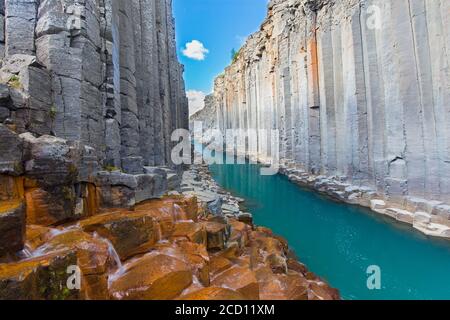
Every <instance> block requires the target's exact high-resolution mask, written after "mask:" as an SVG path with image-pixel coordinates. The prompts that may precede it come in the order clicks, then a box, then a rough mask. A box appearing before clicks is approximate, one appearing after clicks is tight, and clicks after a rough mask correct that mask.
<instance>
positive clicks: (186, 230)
mask: <svg viewBox="0 0 450 320" xmlns="http://www.w3.org/2000/svg"><path fill="white" fill-rule="evenodd" d="M171 238H172V239H177V238H180V239H187V240H189V241H191V242H194V243H198V244H203V245H206V230H205V228H204V226H203V225H201V224H199V223H195V222H189V221H183V222H178V223H176V224H175V230H174V231H173V233H172V237H171Z"/></svg>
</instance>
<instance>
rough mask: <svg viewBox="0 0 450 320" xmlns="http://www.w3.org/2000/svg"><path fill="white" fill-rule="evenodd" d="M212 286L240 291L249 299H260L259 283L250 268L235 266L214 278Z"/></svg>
mask: <svg viewBox="0 0 450 320" xmlns="http://www.w3.org/2000/svg"><path fill="white" fill-rule="evenodd" d="M211 286H216V287H225V288H228V289H232V290H235V291H238V292H239V293H241V294H242V295H243V296H244V298H245V299H248V300H259V284H258V281H257V279H256V276H255V273H254V272H253V271H251V270H250V269H249V268H245V267H238V266H234V267H232V268H230V269H228V270H226V271H224V272H222V273H221V274H219V275H218V276H217V277H216V278H214V280H213V281H211Z"/></svg>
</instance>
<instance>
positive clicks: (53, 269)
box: [0, 250, 84, 300]
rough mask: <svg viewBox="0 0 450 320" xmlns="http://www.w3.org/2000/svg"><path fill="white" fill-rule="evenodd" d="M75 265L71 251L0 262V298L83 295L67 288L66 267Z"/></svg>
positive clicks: (73, 253) (53, 297)
mask: <svg viewBox="0 0 450 320" xmlns="http://www.w3.org/2000/svg"><path fill="white" fill-rule="evenodd" d="M73 265H77V256H76V254H75V252H73V251H71V250H65V251H59V252H57V253H52V254H49V255H44V256H40V257H37V258H33V259H29V260H24V261H20V262H18V263H10V264H0V300H72V299H82V298H84V296H83V293H82V292H81V291H80V290H70V289H69V288H68V287H67V281H68V277H69V276H70V275H68V274H67V270H68V268H69V267H70V266H73Z"/></svg>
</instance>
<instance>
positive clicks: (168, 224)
mask: <svg viewBox="0 0 450 320" xmlns="http://www.w3.org/2000/svg"><path fill="white" fill-rule="evenodd" d="M171 210H172V209H171V208H170V207H167V206H163V207H156V206H155V204H154V203H148V202H147V203H143V204H140V205H138V206H136V208H135V209H134V212H136V213H144V214H147V215H148V216H150V217H152V218H153V219H155V222H157V223H158V225H159V227H160V231H161V234H160V239H159V240H161V239H167V238H168V237H169V236H170V235H171V234H172V233H173V230H174V228H175V222H176V221H175V219H174V216H173V213H172V212H171Z"/></svg>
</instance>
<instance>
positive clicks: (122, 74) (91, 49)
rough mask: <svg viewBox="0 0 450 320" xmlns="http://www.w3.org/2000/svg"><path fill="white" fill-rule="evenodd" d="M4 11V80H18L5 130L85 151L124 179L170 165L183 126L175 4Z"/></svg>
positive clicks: (43, 5) (89, 0) (120, 0)
mask: <svg viewBox="0 0 450 320" xmlns="http://www.w3.org/2000/svg"><path fill="white" fill-rule="evenodd" d="M1 9H2V10H1V13H2V16H1V18H2V20H4V21H5V23H4V33H2V32H0V33H1V37H0V42H1V41H3V42H2V44H1V46H2V49H3V50H2V51H3V52H4V53H2V55H3V56H4V58H3V67H2V70H1V77H2V80H3V82H8V81H10V79H11V77H13V76H14V79H17V80H16V86H17V88H15V89H17V90H16V91H15V92H12V93H11V98H12V103H11V108H10V109H9V110H6V109H7V108H5V107H2V112H1V119H0V121H1V122H4V121H5V120H6V119H7V118H8V119H9V120H8V121H11V122H13V123H14V124H15V126H16V128H17V130H16V131H17V132H18V133H23V132H31V133H34V134H37V135H45V134H52V135H54V136H57V137H61V138H64V139H67V140H72V141H80V142H81V143H82V144H84V145H87V146H90V147H93V148H94V149H95V151H96V155H97V156H98V157H99V159H100V160H101V161H102V162H104V163H105V164H106V165H110V166H115V167H118V168H122V169H123V170H124V171H125V172H130V173H142V172H143V166H149V165H150V166H153V165H169V164H170V147H171V142H170V135H171V132H172V131H173V130H174V129H175V128H181V127H183V126H184V127H186V126H187V123H186V122H187V114H186V109H187V100H186V96H185V91H184V83H183V79H182V73H183V66H182V65H180V63H179V62H178V60H177V57H176V47H175V32H174V20H173V17H172V7H171V1H169V0H157V1H151V0H133V1H124V0H86V1H75V0H64V1H59V0H58V1H56V0H41V1H37V0H35V1H31V0H27V1H25V0H23V1H20V0H6V1H5V2H4V4H3V1H2V5H1ZM2 26H3V24H2ZM19 89H23V90H19ZM13 90H14V88H13Z"/></svg>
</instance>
